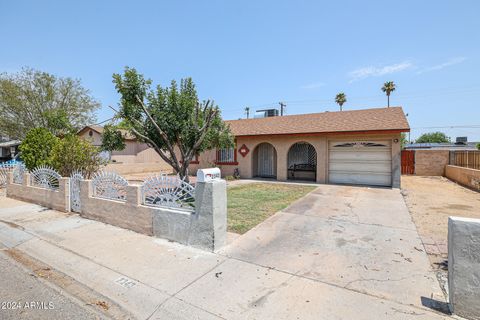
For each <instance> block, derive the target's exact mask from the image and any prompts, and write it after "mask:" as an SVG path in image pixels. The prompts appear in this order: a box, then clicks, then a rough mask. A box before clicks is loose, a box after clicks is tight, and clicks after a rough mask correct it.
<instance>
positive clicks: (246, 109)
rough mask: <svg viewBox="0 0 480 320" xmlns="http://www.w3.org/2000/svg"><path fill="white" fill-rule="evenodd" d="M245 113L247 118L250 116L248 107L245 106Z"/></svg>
mask: <svg viewBox="0 0 480 320" xmlns="http://www.w3.org/2000/svg"><path fill="white" fill-rule="evenodd" d="M245 113H246V114H247V119H248V118H249V117H250V107H245Z"/></svg>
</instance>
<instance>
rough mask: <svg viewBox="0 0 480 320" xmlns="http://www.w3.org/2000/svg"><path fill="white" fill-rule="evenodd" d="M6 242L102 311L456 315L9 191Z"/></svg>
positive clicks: (2, 215) (181, 315) (196, 315)
mask: <svg viewBox="0 0 480 320" xmlns="http://www.w3.org/2000/svg"><path fill="white" fill-rule="evenodd" d="M239 240H241V238H239V239H238V240H236V241H235V243H236V242H237V241H239ZM235 243H233V244H232V245H230V250H232V249H231V248H232V247H234V246H235ZM0 244H3V246H5V247H6V249H5V251H7V252H8V251H10V252H16V255H13V256H17V257H18V256H20V255H25V256H26V257H28V258H30V259H32V258H33V259H34V260H36V261H39V262H41V263H43V264H45V265H48V266H50V267H51V268H52V269H53V270H56V271H57V272H59V273H61V274H64V275H65V276H67V277H69V278H71V279H74V280H75V281H77V282H78V283H79V284H81V285H83V286H85V287H87V288H89V289H90V290H92V291H93V292H94V294H96V295H98V296H100V297H102V298H103V301H105V302H106V303H107V304H108V306H109V308H108V310H105V309H103V310H102V309H101V308H99V311H102V312H103V313H104V314H105V315H106V316H110V317H112V318H138V319H329V320H331V319H369V320H370V319H407V318H412V317H415V319H446V318H448V317H447V316H445V315H443V314H440V313H438V312H436V311H434V310H431V309H428V308H425V307H422V306H416V305H415V306H412V305H409V304H407V303H400V302H397V301H394V300H391V299H386V298H379V297H376V296H374V295H371V294H368V292H365V293H361V292H359V290H352V289H350V288H344V287H341V286H338V285H335V284H329V283H325V282H323V281H319V280H316V279H314V278H312V277H306V276H304V275H302V274H301V273H295V272H294V273H292V272H289V271H288V270H283V271H280V270H276V269H273V268H269V267H263V266H261V265H259V264H256V263H255V262H248V261H242V260H241V259H238V258H232V257H229V256H228V255H227V254H225V253H223V254H218V253H209V252H205V251H200V250H196V249H193V248H189V247H186V246H182V245H178V244H175V243H171V242H168V241H164V240H160V239H156V238H152V237H148V236H144V235H141V234H137V233H134V232H131V231H127V230H124V229H120V228H117V227H113V226H110V225H106V224H103V223H100V222H96V221H92V220H86V219H83V218H80V217H79V216H78V215H75V214H64V213H60V212H56V211H53V210H47V209H44V208H42V207H39V206H36V205H32V204H27V203H24V202H21V201H16V200H12V199H7V198H4V197H0ZM286 259H288V257H286ZM302 272H303V273H304V270H303V271H302ZM56 285H59V286H60V287H61V286H62V284H61V283H56ZM62 289H64V290H67V291H68V289H69V288H68V287H64V288H62ZM79 298H80V299H81V297H79ZM85 303H88V301H85ZM113 311H115V312H113Z"/></svg>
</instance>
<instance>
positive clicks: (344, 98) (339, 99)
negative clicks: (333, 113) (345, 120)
mask: <svg viewBox="0 0 480 320" xmlns="http://www.w3.org/2000/svg"><path fill="white" fill-rule="evenodd" d="M335 102H336V103H337V104H338V105H339V106H340V111H342V106H343V104H344V103H345V102H347V95H346V94H345V93H343V92H340V93H339V94H337V95H336V96H335Z"/></svg>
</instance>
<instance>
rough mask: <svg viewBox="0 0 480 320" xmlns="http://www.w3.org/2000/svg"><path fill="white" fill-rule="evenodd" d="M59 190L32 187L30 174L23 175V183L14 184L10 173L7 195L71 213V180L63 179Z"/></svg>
mask: <svg viewBox="0 0 480 320" xmlns="http://www.w3.org/2000/svg"><path fill="white" fill-rule="evenodd" d="M58 184H59V187H58V189H57V190H51V189H45V188H39V187H35V186H32V185H31V180H30V174H29V173H25V174H24V175H23V183H22V184H16V183H13V174H12V172H9V173H8V178H7V190H6V195H7V197H9V198H14V199H18V200H22V201H26V202H32V203H36V204H39V205H41V206H44V207H47V208H50V209H55V210H58V211H63V212H69V211H70V178H61V179H59V181H58Z"/></svg>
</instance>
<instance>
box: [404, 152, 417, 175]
mask: <svg viewBox="0 0 480 320" xmlns="http://www.w3.org/2000/svg"><path fill="white" fill-rule="evenodd" d="M401 163H402V174H415V150H402V161H401Z"/></svg>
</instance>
